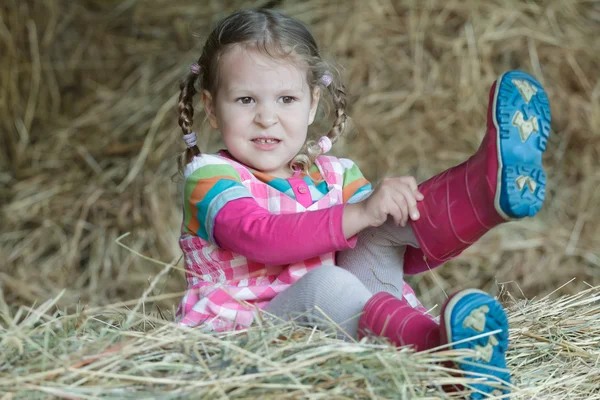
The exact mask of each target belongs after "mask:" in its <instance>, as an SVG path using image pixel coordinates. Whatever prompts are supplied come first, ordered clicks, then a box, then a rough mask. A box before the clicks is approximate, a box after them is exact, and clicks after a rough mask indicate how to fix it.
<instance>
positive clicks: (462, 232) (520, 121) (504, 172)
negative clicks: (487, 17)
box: [404, 71, 550, 274]
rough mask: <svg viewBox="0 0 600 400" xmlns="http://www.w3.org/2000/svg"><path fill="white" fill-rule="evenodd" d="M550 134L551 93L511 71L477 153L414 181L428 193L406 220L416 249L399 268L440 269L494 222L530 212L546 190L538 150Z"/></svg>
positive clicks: (495, 93)
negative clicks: (417, 214)
mask: <svg viewBox="0 0 600 400" xmlns="http://www.w3.org/2000/svg"><path fill="white" fill-rule="evenodd" d="M549 134H550V108H549V104H548V97H547V95H546V93H545V92H544V89H543V88H542V86H541V85H540V84H539V82H538V81H536V80H535V79H534V78H533V77H531V76H529V75H527V74H526V73H524V72H521V71H510V72H507V73H506V74H504V75H502V76H501V77H500V78H499V79H498V80H497V81H496V82H494V84H493V86H492V88H491V90H490V102H489V106H488V121H487V131H486V135H485V137H484V139H483V141H482V143H481V146H480V147H479V149H478V150H477V152H476V153H475V154H474V155H473V156H472V157H471V158H469V160H467V161H466V162H464V163H462V164H460V165H458V166H456V167H453V168H450V169H448V170H446V171H444V172H442V173H441V174H439V175H437V176H434V177H433V178H431V179H429V180H427V181H426V182H424V183H422V184H421V185H419V191H421V193H423V195H424V196H425V199H424V200H423V201H420V202H418V208H419V212H420V213H421V218H420V219H419V220H418V221H413V222H412V223H411V224H412V228H413V231H414V233H415V236H416V238H417V240H418V242H419V245H420V248H414V247H408V248H407V249H406V253H405V255H404V273H406V274H416V273H420V272H423V271H426V270H427V269H428V267H429V268H434V267H437V266H439V265H441V264H443V263H444V262H446V261H448V260H450V259H452V258H454V257H456V256H458V255H459V254H460V253H461V252H462V251H463V250H465V249H466V248H467V247H469V246H470V245H471V244H473V243H474V242H476V241H477V240H478V239H479V238H480V237H481V236H483V235H484V234H485V233H486V232H487V231H489V230H490V229H492V228H493V227H495V226H497V225H498V224H501V223H503V222H506V221H508V220H510V219H519V218H524V217H527V216H533V215H535V214H536V213H537V212H538V211H539V210H540V208H541V207H542V203H543V201H544V197H545V192H546V174H545V173H544V170H543V168H542V153H543V152H544V151H545V150H546V143H547V139H548V136H549ZM425 257H426V260H425V259H424V258H425Z"/></svg>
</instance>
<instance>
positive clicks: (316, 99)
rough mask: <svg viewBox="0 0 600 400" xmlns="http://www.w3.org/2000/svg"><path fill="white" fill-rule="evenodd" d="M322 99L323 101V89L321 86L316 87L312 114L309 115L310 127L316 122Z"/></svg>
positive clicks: (311, 106) (311, 109)
mask: <svg viewBox="0 0 600 400" xmlns="http://www.w3.org/2000/svg"><path fill="white" fill-rule="evenodd" d="M320 99H321V88H320V87H319V86H315V87H314V89H313V91H312V97H311V103H310V112H309V114H308V125H311V124H312V123H313V122H314V121H315V116H316V115H317V108H318V107H319V100H320Z"/></svg>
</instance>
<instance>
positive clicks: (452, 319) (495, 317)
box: [443, 289, 510, 399]
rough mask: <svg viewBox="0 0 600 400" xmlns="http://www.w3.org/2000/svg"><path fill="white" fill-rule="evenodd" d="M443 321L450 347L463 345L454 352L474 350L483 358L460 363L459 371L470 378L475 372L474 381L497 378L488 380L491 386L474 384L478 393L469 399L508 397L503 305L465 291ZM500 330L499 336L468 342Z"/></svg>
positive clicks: (474, 291) (449, 306)
mask: <svg viewBox="0 0 600 400" xmlns="http://www.w3.org/2000/svg"><path fill="white" fill-rule="evenodd" d="M443 318H444V320H443V324H444V328H445V331H446V336H447V338H446V339H447V340H448V343H456V342H460V343H456V344H453V345H452V348H453V349H472V350H475V351H478V352H479V353H480V354H481V357H480V358H478V359H470V358H467V359H465V361H466V362H465V363H458V366H459V368H460V369H461V370H462V371H465V372H466V376H467V377H469V375H470V374H469V372H472V373H473V375H471V376H472V377H474V378H480V379H481V376H480V375H479V374H484V375H488V376H493V377H495V378H497V379H496V380H489V383H490V385H488V384H485V383H477V384H472V385H471V386H472V387H473V388H474V389H475V390H476V391H475V392H473V393H471V397H470V398H471V399H483V398H486V397H488V396H487V395H489V394H494V393H498V394H500V393H501V394H508V393H509V392H510V390H509V389H508V388H507V387H506V385H507V384H510V372H509V371H508V369H507V368H506V351H507V350H508V319H507V317H506V313H505V312H504V309H503V308H502V306H501V305H500V303H498V301H496V300H495V299H494V298H493V297H491V296H490V295H488V294H487V293H485V292H482V291H481V290H478V289H467V290H463V291H461V292H458V293H457V294H456V295H454V296H453V297H452V298H451V299H450V300H449V301H448V304H447V305H446V307H445V309H444V315H443ZM497 330H500V332H498V333H494V334H493V335H488V336H483V337H480V338H477V339H473V340H469V338H472V337H476V336H480V335H485V334H486V333H489V332H493V331H497ZM461 341H462V342H461Z"/></svg>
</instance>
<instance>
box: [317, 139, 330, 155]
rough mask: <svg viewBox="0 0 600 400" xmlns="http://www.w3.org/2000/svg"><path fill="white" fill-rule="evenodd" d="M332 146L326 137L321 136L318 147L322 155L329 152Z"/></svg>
mask: <svg viewBox="0 0 600 400" xmlns="http://www.w3.org/2000/svg"><path fill="white" fill-rule="evenodd" d="M332 146H333V144H332V143H331V139H329V138H328V137H327V136H321V138H320V139H319V147H320V148H321V151H322V152H323V154H325V153H327V152H328V151H329V150H331V147H332Z"/></svg>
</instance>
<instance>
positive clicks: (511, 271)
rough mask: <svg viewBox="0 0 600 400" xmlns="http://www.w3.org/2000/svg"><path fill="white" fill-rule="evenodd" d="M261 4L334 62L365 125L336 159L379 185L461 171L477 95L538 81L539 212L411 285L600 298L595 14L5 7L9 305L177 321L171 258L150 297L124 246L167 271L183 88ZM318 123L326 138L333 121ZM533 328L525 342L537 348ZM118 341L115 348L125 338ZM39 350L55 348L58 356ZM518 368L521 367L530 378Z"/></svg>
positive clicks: (192, 4)
mask: <svg viewBox="0 0 600 400" xmlns="http://www.w3.org/2000/svg"><path fill="white" fill-rule="evenodd" d="M264 4H271V5H273V4H274V5H277V6H278V8H280V9H283V10H284V11H286V12H288V13H289V14H291V15H294V16H296V17H298V18H300V19H301V20H303V21H305V22H306V23H308V24H309V25H310V26H311V28H312V30H313V32H314V33H315V36H316V37H317V40H318V41H319V43H320V44H321V47H322V49H323V51H324V53H325V54H328V55H330V56H331V58H334V59H335V60H337V61H338V62H339V63H340V64H341V65H342V66H343V67H344V70H343V75H344V77H345V82H346V84H347V87H348V90H349V92H350V94H351V98H350V102H349V104H350V109H349V113H350V115H351V116H352V117H353V118H354V122H355V126H356V128H357V129H356V133H355V134H352V135H349V136H348V140H347V141H345V142H344V143H343V144H342V145H340V146H336V149H335V153H336V154H338V155H345V156H348V157H350V158H352V159H354V160H355V161H356V162H357V163H358V164H359V165H360V166H361V169H362V170H363V172H364V173H365V174H366V176H367V177H368V178H369V179H371V180H372V181H374V182H376V181H377V180H379V179H380V178H382V177H384V176H386V175H406V174H411V175H415V176H416V177H417V178H418V179H419V180H423V179H425V178H427V177H429V176H431V175H432V174H434V173H437V172H439V171H441V170H443V169H444V168H447V167H449V166H451V165H454V164H456V163H458V162H461V161H462V160H464V159H465V158H466V157H468V155H470V154H471V153H472V152H473V151H474V150H475V149H476V148H477V146H478V144H479V141H480V139H481V137H482V135H481V132H482V127H483V126H484V123H485V111H486V106H485V105H486V102H487V90H488V86H489V85H490V83H491V82H492V81H493V80H494V79H495V77H496V76H497V75H498V74H499V73H501V72H502V71H504V70H507V69H512V68H520V69H523V70H526V71H529V72H531V73H533V74H535V75H536V77H538V78H539V79H540V81H541V82H542V83H543V84H544V85H545V86H546V87H547V91H548V94H549V97H550V100H551V106H552V112H553V128H554V132H553V136H552V137H551V139H550V144H549V151H548V152H547V154H546V158H545V161H546V165H547V170H548V175H549V179H550V181H549V185H548V191H547V202H546V206H545V208H544V209H543V211H542V212H541V213H540V215H539V216H537V217H536V218H535V219H531V220H527V221H521V222H518V223H510V224H505V225H503V226H502V227H499V228H497V229H495V230H494V231H493V232H490V233H489V234H487V235H486V236H485V237H484V238H483V239H482V240H481V241H480V242H478V243H477V245H475V246H473V247H472V248H471V249H469V250H468V251H466V252H465V253H464V254H463V255H462V256H461V257H460V258H459V259H458V260H455V261H452V262H450V263H448V264H447V265H445V266H444V267H442V268H440V269H438V270H436V271H435V272H434V273H427V274H423V275H422V276H419V277H416V278H414V279H412V281H411V283H413V285H414V286H415V288H416V289H417V293H418V295H419V297H420V298H421V300H422V301H423V302H424V303H425V304H426V305H427V306H430V307H432V306H434V305H435V304H439V303H440V302H441V301H443V299H444V292H451V291H453V290H456V289H460V288H464V287H479V288H482V289H485V290H488V291H490V292H497V291H498V289H499V288H500V287H502V285H499V283H510V282H514V284H513V283H510V284H508V287H509V288H510V289H511V290H512V291H515V290H517V289H519V290H522V292H523V294H524V296H525V297H533V296H538V295H540V294H545V293H549V292H550V291H553V290H554V289H555V288H557V287H559V286H561V285H562V284H563V283H564V282H567V281H569V280H571V278H573V277H575V278H577V279H576V280H575V281H574V282H573V283H572V284H570V285H567V286H565V287H563V288H561V289H560V290H559V292H558V293H559V294H569V293H570V294H576V293H579V292H580V291H582V290H586V289H587V288H588V284H589V285H591V286H598V285H599V284H600V274H599V273H598V267H600V252H599V251H598V249H599V248H600V228H599V226H600V225H599V224H598V217H597V215H596V210H598V207H599V204H600V190H598V188H599V187H600V174H598V173H597V168H598V166H599V165H598V157H599V155H600V140H599V137H600V136H599V132H600V84H599V81H598V74H597V68H596V66H597V65H598V63H599V62H600V59H599V57H600V56H599V54H600V41H598V40H597V38H598V37H600V3H598V2H558V1H553V2H551V1H537V2H531V1H528V2H521V1H516V0H512V1H492V0H487V1H441V0H440V1H437V0H436V1H427V2H413V1H402V0H369V1H358V0H355V1H346V0H331V1H330V0H327V1H325V0H308V1H303V2H296V1H271V2H267V1H260V0H256V1H241V0H240V1H232V0H230V1H216V0H206V1H202V2H198V1H188V0H186V1H177V2H172V1H165V0H152V1H145V2H142V1H135V0H129V1H125V0H122V1H120V0H114V1H96V0H84V1H78V2H64V1H52V0H29V1H24V0H21V1H17V0H8V1H5V2H4V3H3V5H2V6H1V7H0V77H1V78H0V142H1V145H0V206H1V211H0V212H1V214H0V215H1V223H0V260H2V264H1V268H0V288H1V289H2V290H3V293H4V298H5V300H6V302H7V303H8V304H11V306H18V305H23V306H30V305H31V304H40V303H43V302H45V301H46V300H47V299H56V301H57V306H58V307H59V308H61V309H65V307H67V306H71V305H73V304H76V303H78V302H80V303H81V304H90V306H93V307H97V306H102V305H109V304H113V303H115V302H118V301H124V300H128V299H135V298H139V297H140V296H142V295H143V294H144V292H146V296H149V298H152V296H154V297H155V298H157V300H156V301H154V302H152V303H149V304H148V305H147V306H146V305H145V307H146V309H145V310H143V311H144V312H145V314H148V313H152V314H153V315H158V314H162V315H164V317H165V319H167V320H170V319H172V316H173V308H174V306H175V304H176V302H177V301H178V300H179V296H178V295H176V294H173V293H178V292H180V291H182V290H183V288H184V280H183V274H182V271H181V268H182V265H181V263H179V264H177V265H175V266H174V267H173V268H171V269H170V270H169V271H168V272H167V273H166V275H165V277H164V278H165V279H161V280H160V281H153V282H154V285H151V284H150V281H151V280H152V278H153V277H154V276H156V275H157V274H158V273H159V272H160V271H161V268H162V267H161V266H160V265H157V264H156V263H153V262H152V261H149V260H148V259H145V258H141V257H138V256H137V255H135V254H134V253H131V252H129V251H127V250H125V249H123V248H122V247H119V246H118V245H117V244H116V243H115V242H116V239H117V238H119V237H120V236H122V235H123V234H125V233H127V232H130V235H129V237H127V238H125V239H123V240H124V242H125V243H126V244H127V245H128V246H129V247H131V248H133V249H135V250H136V251H139V252H143V253H144V254H147V255H148V256H149V257H150V258H153V259H163V260H164V259H167V260H172V259H178V257H179V255H180V251H179V248H178V246H177V238H178V230H179V224H180V219H181V210H180V207H179V200H178V198H179V197H178V181H177V180H176V179H175V180H173V179H172V177H173V174H174V173H175V170H176V162H175V158H176V156H177V154H178V153H179V152H180V151H181V149H182V148H183V144H182V141H181V136H180V132H179V130H178V128H177V124H176V115H175V112H174V103H175V99H176V96H177V83H178V79H179V78H180V77H182V76H183V75H184V74H185V73H186V71H187V66H188V65H189V63H191V62H193V61H194V60H195V59H196V58H197V57H198V55H199V49H200V45H201V41H202V40H201V39H202V36H203V35H206V34H207V33H208V32H209V30H210V25H211V23H212V22H213V21H214V20H216V19H218V18H221V17H222V16H224V15H226V14H228V13H229V12H230V11H232V10H234V9H236V8H239V7H242V6H259V5H264ZM192 32H194V33H195V34H196V35H197V36H199V39H198V40H196V39H195V38H194V37H193V36H192V35H191V33H192ZM321 119H322V121H321V123H320V125H319V127H320V128H321V132H322V129H325V128H326V127H327V126H329V125H328V124H330V123H331V121H330V120H329V121H328V120H326V119H325V117H324V115H323V114H322V115H321ZM201 121H202V114H201V113H200V112H198V114H197V117H196V127H198V130H199V131H200V132H202V135H201V143H200V144H201V146H202V148H203V149H205V150H207V151H214V150H215V149H217V148H218V146H219V138H218V137H217V136H218V135H215V133H214V132H211V131H209V130H208V128H207V127H206V126H204V127H201ZM318 132H319V131H318V130H316V132H315V134H318ZM586 282H587V283H586ZM584 293H587V292H584ZM59 295H60V296H59ZM144 304H146V303H144ZM534 304H545V305H546V306H547V307H548V308H554V307H555V304H554V303H553V302H550V301H547V302H542V303H534ZM558 306H559V305H556V307H558ZM525 310H526V311H528V312H529V311H532V310H531V309H530V308H526V309H525ZM532 312H533V311H532ZM514 315H516V314H513V317H514ZM542 317H543V316H542V315H540V318H542ZM40 318H41V317H40ZM60 318H67V319H68V318H71V317H67V316H62V317H60ZM65 321H66V320H65ZM86 321H88V320H87V319H86ZM89 321H90V322H89V323H90V324H92V323H95V322H94V321H93V320H89ZM523 323H533V322H532V321H527V322H523ZM163 324H164V323H163ZM98 326H100V327H101V326H102V325H96V327H95V328H94V329H92V328H90V330H89V331H87V330H86V331H85V332H87V333H86V335H90V336H81V337H79V336H77V335H76V334H75V333H74V331H72V330H68V329H67V330H63V331H60V330H59V332H60V333H61V334H63V335H64V341H63V342H52V343H55V344H58V343H60V345H61V346H66V347H63V348H64V349H65V351H66V349H68V346H67V344H65V343H68V344H69V345H70V346H74V348H75V347H77V346H85V340H98V343H99V345H101V344H102V343H105V342H103V340H104V339H102V338H103V336H101V332H102V331H101V329H100V328H98ZM161 326H162V325H161ZM543 327H544V326H543V325H531V328H530V332H533V333H531V334H533V335H539V336H541V337H546V336H544V335H547V332H546V331H544V330H543ZM6 329H9V331H6V330H3V331H2V334H3V335H8V333H7V332H20V333H18V335H17V338H21V339H18V340H21V341H23V343H25V344H24V345H26V346H32V347H31V348H33V347H35V343H38V342H35V340H38V339H32V340H33V341H29V342H27V343H28V344H27V343H26V342H25V339H26V338H27V337H28V336H27V335H28V334H32V335H33V334H35V332H36V331H35V330H34V329H33V328H32V330H27V329H29V328H27V329H24V328H23V330H22V331H21V330H20V329H21V328H16V327H15V326H13V325H10V324H9V325H8V327H7V328H6ZM15 329H17V331H15ZM57 329H58V328H57ZM86 329H87V328H86ZM115 329H117V331H118V333H114V335H115V336H114V337H113V339H115V340H116V339H117V338H121V336H122V335H124V333H120V332H121V331H120V330H118V328H115ZM165 329H166V328H165ZM586 329H587V328H586ZM89 332H92V333H89ZM93 332H95V333H93ZM161 332H162V331H161ZM161 334H162V333H161ZM23 335H25V336H23ZM48 335H49V336H48V338H49V339H48V340H50V338H51V337H52V338H54V336H53V335H52V334H51V333H48ZM69 335H71V336H69ZM165 335H167V334H166V333H165ZM75 338H76V339H75ZM79 339H81V342H78V340H79ZM530 339H531V343H532V346H540V345H543V342H540V343H538V344H535V343H537V342H535V340H533V339H532V338H530ZM53 340H54V339H53ZM61 340H62V339H61ZM106 340H108V338H107V339H106ZM190 340H191V339H190ZM521 340H524V339H523V338H521V339H519V343H520V341H521ZM528 340H529V339H528ZM551 340H553V339H551ZM39 343H42V342H39ZM141 343H142V342H140V344H139V346H143V345H142V344H141ZM39 345H40V346H41V344H39ZM48 346H50V344H48ZM48 346H46V344H44V345H43V346H42V348H43V349H45V350H44V351H45V352H46V353H48V354H50V353H51V352H60V351H61V350H60V349H58V348H53V347H52V346H50V347H48ZM27 348H28V349H29V347H27ZM547 348H551V347H547ZM584 348H589V347H585V345H584ZM88 350H89V351H90V352H89V353H86V354H92V353H93V351H92V349H88ZM166 351H167V350H165V352H166ZM24 354H25V355H26V357H29V352H27V353H24ZM390 354H391V353H390ZM538 356H539V359H538V360H537V361H536V362H537V368H546V367H547V368H558V371H557V372H556V373H555V374H554V375H552V374H550V373H546V374H544V375H543V376H544V378H547V379H550V381H549V382H551V384H552V385H556V386H558V387H561V385H563V384H565V382H566V383H572V381H571V379H572V374H575V373H579V372H580V371H573V370H570V369H568V368H572V367H573V366H574V365H575V364H569V363H566V362H565V363H564V364H561V365H560V366H558V365H555V363H553V362H551V361H552V358H551V357H550V356H549V355H548V354H543V353H542V352H540V353H538ZM24 357H25V356H24ZM32 357H33V355H32ZM55 357H57V356H55ZM390 357H391V358H393V357H392V356H391V355H390ZM398 357H402V356H398ZM530 358H531V359H532V360H533V359H535V356H531V357H530ZM49 359H50V358H49ZM514 359H515V360H517V359H518V358H517V357H516V355H515V358H514ZM32 360H36V359H35V358H32ZM411 360H412V359H411ZM519 360H521V359H519ZM557 360H560V357H559V358H558V359H557ZM581 360H582V361H580V362H587V361H586V359H585V358H581ZM542 361H543V362H544V366H541V363H542ZM411 362H413V361H411ZM415 362H416V361H415ZM519 362H520V361H518V362H517V364H515V366H516V367H517V370H520V369H522V368H525V367H524V366H522V365H521V364H519ZM532 362H533V363H535V362H534V361H532ZM557 362H558V361H557ZM342 364H343V363H342ZM32 368H33V366H32ZM127 368H128V367H127ZM344 368H346V367H344ZM348 368H350V367H348ZM109 369H110V368H109ZM531 371H533V369H532V370H531ZM590 371H595V370H593V369H591V370H590ZM519 373H521V372H517V374H519ZM532 374H533V372H532ZM591 376H592V378H593V377H594V375H591ZM2 379H4V380H3V381H2V382H8V381H7V380H6V379H8V378H6V377H3V378H2ZM81 379H83V378H81ZM532 379H533V378H532ZM561 379H562V381H561ZM38 385H39V383H38ZM44 385H45V383H44ZM373 385H375V384H374V383H373ZM582 385H583V386H575V389H574V390H579V389H578V388H585V385H584V384H583V383H582ZM44 387H46V386H44ZM48 387H50V386H48ZM48 390H53V389H48ZM98 390H100V389H98ZM298 390H301V389H298ZM415 390H417V389H415ZM557 390H559V389H557ZM565 390H566V389H565ZM581 390H583V389H581ZM541 397H543V396H541Z"/></svg>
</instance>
